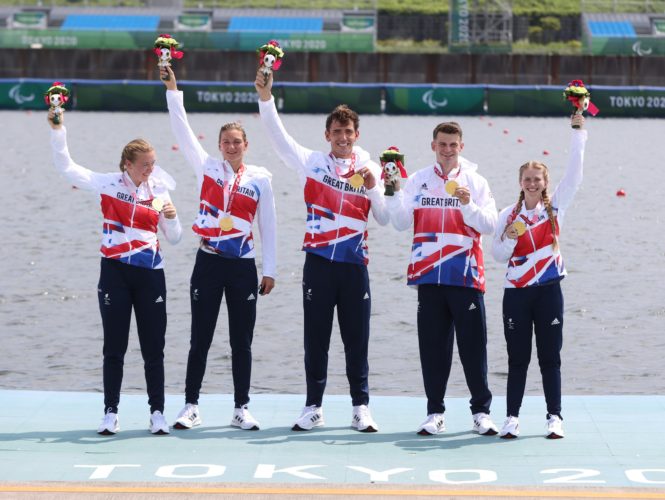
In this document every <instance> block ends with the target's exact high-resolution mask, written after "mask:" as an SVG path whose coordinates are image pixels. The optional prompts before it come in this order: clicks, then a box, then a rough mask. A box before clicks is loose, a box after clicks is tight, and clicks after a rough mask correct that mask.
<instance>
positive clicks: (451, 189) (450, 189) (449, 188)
mask: <svg viewBox="0 0 665 500" xmlns="http://www.w3.org/2000/svg"><path fill="white" fill-rule="evenodd" d="M458 187H459V184H457V182H455V181H448V182H446V193H448V194H449V195H450V196H453V195H454V194H455V190H456V189H457V188H458Z"/></svg>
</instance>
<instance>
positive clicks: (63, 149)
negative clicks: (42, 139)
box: [47, 109, 109, 192]
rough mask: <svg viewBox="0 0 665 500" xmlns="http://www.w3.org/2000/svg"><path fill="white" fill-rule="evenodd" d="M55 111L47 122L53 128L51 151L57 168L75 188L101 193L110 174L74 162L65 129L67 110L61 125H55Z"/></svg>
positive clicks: (62, 116)
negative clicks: (94, 170) (101, 188)
mask: <svg viewBox="0 0 665 500" xmlns="http://www.w3.org/2000/svg"><path fill="white" fill-rule="evenodd" d="M54 116H55V113H54V110H53V109H51V110H49V112H48V116H47V120H48V123H49V125H50V126H51V129H52V130H51V151H52V152H53V163H54V164H55V168H56V169H57V170H58V172H60V173H61V174H62V175H64V176H65V177H66V178H67V180H68V181H69V182H71V183H72V185H73V186H75V187H77V188H79V189H84V190H87V191H96V192H97V191H99V188H100V186H101V185H102V184H103V183H104V180H105V179H106V178H107V177H108V175H109V174H100V173H97V172H93V171H92V170H90V169H87V168H85V167H82V166H81V165H79V164H77V163H75V162H74V160H72V157H71V156H70V155H69V148H68V147H67V129H66V128H65V125H64V123H65V110H64V109H63V110H62V114H61V115H60V123H58V124H55V123H53V117H54Z"/></svg>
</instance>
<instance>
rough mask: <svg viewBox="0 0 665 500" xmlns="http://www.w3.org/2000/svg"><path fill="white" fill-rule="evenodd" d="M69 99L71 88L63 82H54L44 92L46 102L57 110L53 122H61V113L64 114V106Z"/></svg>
mask: <svg viewBox="0 0 665 500" xmlns="http://www.w3.org/2000/svg"><path fill="white" fill-rule="evenodd" d="M68 100H69V89H67V88H66V87H65V84H64V83H62V82H53V85H51V86H50V87H49V89H48V90H47V91H46V92H45V93H44V102H46V105H47V106H50V107H51V109H53V110H55V111H54V113H55V115H54V116H53V123H55V124H56V125H58V124H59V123H60V115H61V114H62V107H63V106H64V105H65V103H66V102H67V101H68Z"/></svg>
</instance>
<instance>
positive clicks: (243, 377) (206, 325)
mask: <svg viewBox="0 0 665 500" xmlns="http://www.w3.org/2000/svg"><path fill="white" fill-rule="evenodd" d="M257 292H258V278H257V275H256V264H255V262H254V259H228V258H225V257H221V256H219V255H215V254H209V253H207V252H204V251H203V250H199V251H198V253H197V254H196V264H194V271H193V272H192V279H191V282H190V297H189V298H190V303H191V307H192V331H191V339H190V348H189V357H188V359H187V377H186V380H185V401H186V402H187V403H191V404H198V401H199V393H200V391H201V385H202V383H203V375H204V374H205V370H206V364H207V360H208V351H209V350H210V345H211V344H212V339H213V336H214V334H215V327H216V326H217V317H218V316H219V308H220V306H221V303H222V297H223V296H224V294H226V310H227V313H228V316H229V343H230V345H231V372H232V373H233V399H234V402H235V406H236V408H239V407H240V406H242V405H245V404H247V403H249V387H250V380H251V377H252V340H253V338H254V323H255V322H256V300H257V297H258V293H257Z"/></svg>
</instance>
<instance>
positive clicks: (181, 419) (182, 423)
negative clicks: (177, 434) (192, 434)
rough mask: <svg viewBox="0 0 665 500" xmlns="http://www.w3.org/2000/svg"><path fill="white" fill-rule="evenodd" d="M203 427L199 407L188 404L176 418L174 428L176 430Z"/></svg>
mask: <svg viewBox="0 0 665 500" xmlns="http://www.w3.org/2000/svg"><path fill="white" fill-rule="evenodd" d="M197 425H201V414H200V413H199V405H193V404H190V403H187V404H186V405H185V407H184V408H183V409H182V410H180V413H178V416H177V417H176V421H175V424H173V427H174V428H175V429H191V428H192V427H196V426H197Z"/></svg>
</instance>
